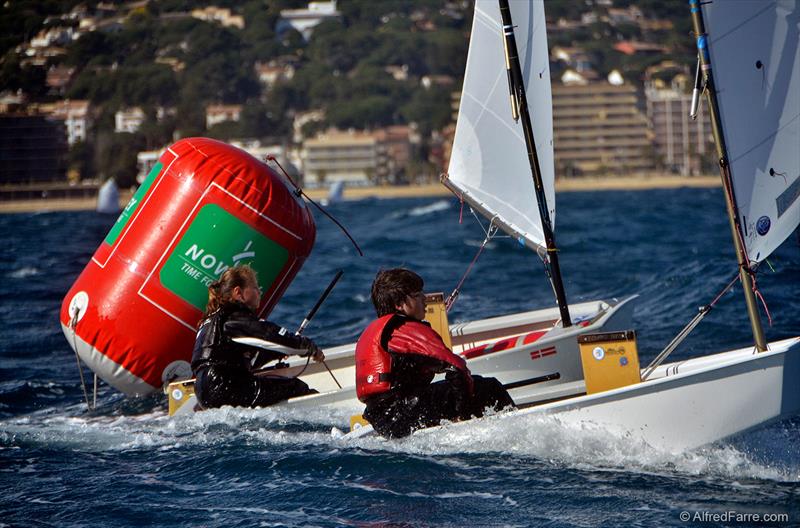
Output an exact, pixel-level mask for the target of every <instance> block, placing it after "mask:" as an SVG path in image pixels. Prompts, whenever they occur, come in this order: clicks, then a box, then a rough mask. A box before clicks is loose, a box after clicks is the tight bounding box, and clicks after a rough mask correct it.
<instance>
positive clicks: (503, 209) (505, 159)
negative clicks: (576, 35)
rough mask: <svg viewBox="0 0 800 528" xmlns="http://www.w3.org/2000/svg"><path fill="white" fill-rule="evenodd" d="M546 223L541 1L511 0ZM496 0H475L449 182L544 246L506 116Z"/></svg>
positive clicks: (548, 181)
mask: <svg viewBox="0 0 800 528" xmlns="http://www.w3.org/2000/svg"><path fill="white" fill-rule="evenodd" d="M509 3H510V5H511V18H512V21H513V23H514V35H515V38H516V41H517V51H518V52H519V58H520V65H521V68H522V76H523V78H524V82H525V91H526V92H527V100H528V107H529V110H530V114H531V123H532V126H533V135H534V139H535V141H536V151H537V154H538V156H539V166H540V170H541V174H542V181H543V185H544V190H545V197H546V199H547V207H548V209H549V213H550V218H551V221H552V222H554V221H555V191H554V188H553V178H554V168H553V110H552V96H551V90H550V66H549V62H548V51H547V32H546V28H545V19H544V4H543V2H542V1H541V0H536V1H533V2H509ZM502 28H503V24H502V21H501V18H500V8H499V6H498V2H497V0H477V1H476V2H475V16H474V20H473V22H472V36H471V38H470V45H469V54H468V55H467V68H466V72H465V74H464V87H463V89H462V93H461V106H460V108H459V111H458V123H457V124H456V133H455V139H454V141H453V150H452V154H451V156H450V167H449V169H448V180H449V183H450V184H452V186H453V187H456V188H457V190H458V191H459V192H460V193H461V195H462V196H463V198H464V200H465V201H467V202H468V203H469V204H470V205H472V206H473V207H475V208H476V209H478V210H479V211H480V212H481V213H482V214H483V215H485V216H487V217H488V218H493V219H494V220H495V223H496V224H497V225H498V226H500V227H501V228H502V229H503V230H505V231H506V232H509V233H510V234H511V235H513V236H515V237H518V238H519V239H520V241H521V242H523V243H525V244H526V245H528V246H530V247H534V248H535V247H544V245H545V244H544V237H543V234H542V225H541V220H540V219H539V210H538V207H539V205H538V203H537V201H536V194H535V191H534V185H533V179H532V176H531V168H530V163H529V161H528V150H527V148H526V146H525V137H524V135H523V131H522V121H521V120H520V121H519V122H514V119H513V118H512V115H511V103H510V99H509V87H508V80H507V74H506V69H505V55H504V52H503V31H502Z"/></svg>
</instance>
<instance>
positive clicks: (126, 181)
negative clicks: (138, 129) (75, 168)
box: [95, 132, 145, 189]
mask: <svg viewBox="0 0 800 528" xmlns="http://www.w3.org/2000/svg"><path fill="white" fill-rule="evenodd" d="M144 148H145V141H144V138H143V137H142V136H141V135H140V134H130V133H127V132H122V133H116V134H108V135H100V136H98V137H97V140H96V144H95V166H96V167H97V168H98V171H99V176H100V177H101V178H103V179H108V178H114V180H115V181H116V182H117V185H118V186H119V187H120V188H123V189H124V188H127V187H131V186H132V185H135V184H136V172H137V169H136V154H138V153H139V151H141V150H143V149H144Z"/></svg>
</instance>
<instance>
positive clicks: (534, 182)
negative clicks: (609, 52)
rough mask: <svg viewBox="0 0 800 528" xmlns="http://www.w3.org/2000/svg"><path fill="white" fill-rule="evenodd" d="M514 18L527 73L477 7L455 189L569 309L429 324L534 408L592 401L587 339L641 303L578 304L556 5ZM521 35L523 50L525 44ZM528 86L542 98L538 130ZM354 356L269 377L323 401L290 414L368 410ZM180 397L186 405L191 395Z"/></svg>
mask: <svg viewBox="0 0 800 528" xmlns="http://www.w3.org/2000/svg"><path fill="white" fill-rule="evenodd" d="M513 11H514V15H515V21H516V22H515V23H517V24H518V25H517V26H516V28H515V33H516V37H517V42H520V43H522V45H521V46H520V47H519V57H518V61H517V70H516V71H514V72H511V62H510V61H509V50H516V49H517V48H516V46H515V45H514V43H513V42H511V43H509V42H508V40H507V38H508V37H507V36H504V32H503V29H502V28H503V24H502V23H501V20H500V11H499V8H498V6H497V3H496V2H493V1H478V2H477V3H476V6H475V19H474V21H473V25H472V35H471V37H470V47H469V54H468V56H467V67H466V72H465V75H464V86H463V90H462V97H461V106H460V109H459V116H458V122H457V125H456V133H455V139H454V144H453V151H452V155H451V161H450V166H449V170H448V176H447V177H446V178H445V179H444V180H443V183H444V184H445V186H447V187H448V188H449V189H451V190H452V191H453V192H454V193H455V194H456V196H458V197H459V198H460V199H461V200H463V201H464V202H466V203H467V204H469V206H470V207H472V208H473V209H474V210H476V211H478V212H479V213H480V214H482V215H483V216H484V217H486V219H488V220H489V222H490V226H489V229H488V234H487V238H486V240H485V241H484V245H485V244H486V243H488V242H489V240H490V239H491V238H492V236H494V235H495V234H496V233H497V232H498V229H499V230H502V231H504V232H505V233H507V234H508V235H510V236H512V237H513V238H514V239H516V240H518V241H519V242H520V243H521V244H523V245H525V246H527V247H529V248H531V249H533V250H534V251H536V252H537V253H539V255H540V256H541V257H542V260H543V261H544V262H545V264H546V269H547V271H548V274H549V275H550V276H551V278H552V284H553V289H554V291H555V293H556V299H557V301H558V307H557V308H549V309H541V310H534V311H529V312H523V313H517V314H510V315H504V316H499V317H492V318H488V319H482V320H478V321H471V322H466V323H458V324H454V325H449V326H448V324H447V322H446V317H444V318H443V322H440V323H439V324H437V321H436V320H431V319H432V317H430V316H431V312H433V314H434V316H433V319H440V316H439V315H438V314H441V313H442V311H441V309H439V307H440V306H441V304H442V301H443V299H441V298H440V299H429V302H428V308H429V309H428V312H429V313H428V315H429V317H428V320H429V321H430V322H431V323H433V326H434V328H437V329H438V330H439V333H440V334H442V337H443V338H444V340H445V342H446V343H448V344H449V345H450V346H451V348H452V349H453V351H454V352H455V353H456V354H461V355H462V356H463V357H464V358H465V359H466V360H467V365H468V366H469V369H470V371H471V372H472V373H473V374H479V375H482V376H492V377H496V378H497V379H499V380H500V382H501V383H503V385H504V386H505V387H506V389H507V390H508V391H509V394H510V395H511V397H512V398H513V399H514V402H515V403H516V404H517V405H528V404H532V403H535V402H542V401H550V400H553V399H558V398H563V397H565V396H568V395H575V394H582V393H584V392H585V387H584V384H583V370H582V367H581V362H580V357H579V351H578V342H577V338H578V336H579V335H582V334H587V333H597V332H609V331H616V330H623V329H625V328H628V327H630V324H631V317H632V312H633V308H634V304H635V299H636V296H630V297H627V298H624V299H622V300H616V299H609V300H598V301H590V302H583V303H576V304H573V305H568V304H567V301H566V295H565V294H564V287H563V285H562V282H561V276H560V275H561V274H560V270H559V267H558V252H557V249H556V247H555V241H554V235H553V227H552V226H553V221H554V219H555V210H556V209H555V186H554V174H555V169H554V161H553V116H552V96H551V90H550V66H549V58H548V49H547V33H546V27H545V18H544V6H543V3H542V2H531V3H529V2H515V3H514V5H513ZM510 37H511V39H512V41H513V37H514V35H511V36H510ZM525 88H527V89H528V91H529V93H531V94H534V95H533V96H532V98H531V101H530V102H531V107H532V109H533V111H532V113H533V117H534V119H533V120H532V121H531V119H530V118H529V116H528V108H527V106H528V105H527V101H526V99H525V96H524V89H525ZM510 93H511V94H512V97H511V99H512V101H514V108H515V110H514V113H513V114H512V112H511V111H510V108H509V94H510ZM455 297H456V295H451V297H450V299H451V300H453V299H455ZM437 303H438V305H439V306H438V307H437V306H436V305H437ZM449 304H450V303H448V306H449ZM354 354H355V344H354V343H352V344H348V345H343V346H339V347H334V348H329V349H326V350H325V357H326V363H327V364H326V365H320V364H307V362H306V361H305V360H303V359H293V360H291V361H290V362H289V364H288V365H289V366H288V367H286V368H281V369H274V370H271V371H270V372H269V375H276V376H285V377H292V376H298V377H300V379H302V380H303V381H305V382H306V383H307V384H308V385H309V386H310V387H312V388H314V389H316V390H318V391H319V392H320V394H318V395H311V396H304V397H301V398H294V399H292V400H290V401H289V402H287V403H286V405H313V406H319V405H331V406H341V407H346V408H350V409H357V408H363V405H362V404H361V403H360V402H358V400H357V398H356V393H355V386H354V382H355V363H354ZM340 383H341V384H343V385H344V386H343V387H342V385H340ZM180 394H181V396H182V397H184V398H185V397H186V393H185V391H181V392H180ZM187 401H188V400H187ZM174 407H175V408H177V407H181V406H178V405H174ZM191 407H192V405H185V404H184V405H183V406H182V407H181V408H191Z"/></svg>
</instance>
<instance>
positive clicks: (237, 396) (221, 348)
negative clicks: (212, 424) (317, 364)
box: [192, 266, 324, 409]
mask: <svg viewBox="0 0 800 528" xmlns="http://www.w3.org/2000/svg"><path fill="white" fill-rule="evenodd" d="M260 298H261V293H260V290H259V288H258V282H257V281H256V277H255V272H254V271H253V270H252V268H250V267H249V266H235V267H233V268H230V269H228V270H226V271H225V272H224V273H223V274H222V276H221V277H220V279H219V280H218V281H216V282H214V283H212V284H211V285H210V286H209V302H208V308H207V310H206V316H205V317H204V318H203V320H202V321H201V323H200V327H199V329H198V331H197V338H196V340H195V345H194V351H193V353H192V372H193V373H194V375H195V377H196V378H197V380H196V382H195V393H196V394H197V399H198V401H199V403H200V406H201V407H203V408H206V409H208V408H213V407H221V406H223V405H232V406H235V407H265V406H267V405H273V404H275V403H278V402H280V401H283V400H286V399H288V398H291V397H294V396H302V395H304V394H311V393H313V392H316V391H313V390H311V389H309V388H308V385H306V384H305V383H304V382H302V381H300V380H299V379H296V378H284V377H278V376H274V377H270V376H264V375H262V376H255V375H253V373H252V370H254V369H256V368H258V367H260V366H262V365H265V364H267V363H269V362H270V361H274V360H280V359H283V358H285V357H287V355H289V354H295V355H300V356H309V355H310V356H312V358H313V359H314V360H315V361H322V360H323V359H324V355H323V354H322V351H321V350H320V349H319V348H318V347H317V346H316V345H315V344H314V342H313V341H312V340H311V339H309V338H307V337H303V336H296V335H294V334H292V333H290V332H289V331H287V330H286V329H285V328H281V327H280V326H278V325H276V324H274V323H271V322H269V321H263V320H259V319H258V317H256V310H257V309H258V303H259V300H260ZM265 347H267V348H265Z"/></svg>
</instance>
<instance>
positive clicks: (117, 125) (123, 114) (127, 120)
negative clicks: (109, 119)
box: [114, 106, 145, 133]
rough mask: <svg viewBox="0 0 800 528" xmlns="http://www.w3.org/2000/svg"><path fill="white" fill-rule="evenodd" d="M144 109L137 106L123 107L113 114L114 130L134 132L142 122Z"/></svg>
mask: <svg viewBox="0 0 800 528" xmlns="http://www.w3.org/2000/svg"><path fill="white" fill-rule="evenodd" d="M144 117H145V116H144V111H143V110H142V109H141V108H139V107H138V106H134V107H132V108H123V109H121V110H118V111H117V113H115V114H114V131H115V132H131V133H133V132H136V131H137V130H139V128H140V127H141V126H142V123H144Z"/></svg>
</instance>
